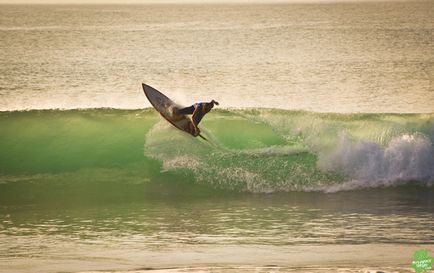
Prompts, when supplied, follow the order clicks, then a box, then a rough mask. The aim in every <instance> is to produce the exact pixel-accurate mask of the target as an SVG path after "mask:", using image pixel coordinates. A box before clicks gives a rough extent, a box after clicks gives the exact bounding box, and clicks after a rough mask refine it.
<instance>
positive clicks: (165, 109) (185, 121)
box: [142, 83, 197, 137]
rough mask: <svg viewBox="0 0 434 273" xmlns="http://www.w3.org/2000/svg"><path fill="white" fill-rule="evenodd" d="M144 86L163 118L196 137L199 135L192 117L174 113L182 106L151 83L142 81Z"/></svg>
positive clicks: (146, 93) (149, 98) (151, 101)
mask: <svg viewBox="0 0 434 273" xmlns="http://www.w3.org/2000/svg"><path fill="white" fill-rule="evenodd" d="M142 87H143V91H144V92H145V95H146V97H147V98H148V100H149V102H150V103H151V104H152V106H154V108H155V110H157V111H158V112H159V113H160V115H161V116H162V117H163V118H165V119H166V120H167V121H168V122H170V123H171V124H172V125H173V126H175V127H176V128H178V129H179V130H182V131H184V132H186V133H189V134H190V135H192V136H194V137H196V136H197V135H194V129H193V128H194V126H193V123H192V121H191V119H190V118H188V117H187V116H186V115H176V114H174V111H176V109H179V108H182V106H180V105H178V104H176V103H175V102H173V101H172V100H171V99H169V98H168V97H166V96H165V95H164V94H163V93H161V92H160V91H158V90H157V89H155V88H153V87H151V86H149V85H146V84H144V83H142Z"/></svg>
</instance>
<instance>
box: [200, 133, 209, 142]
mask: <svg viewBox="0 0 434 273" xmlns="http://www.w3.org/2000/svg"><path fill="white" fill-rule="evenodd" d="M198 136H200V138H202V139H203V140H206V141H208V139H206V137H204V136H203V135H202V134H198Z"/></svg>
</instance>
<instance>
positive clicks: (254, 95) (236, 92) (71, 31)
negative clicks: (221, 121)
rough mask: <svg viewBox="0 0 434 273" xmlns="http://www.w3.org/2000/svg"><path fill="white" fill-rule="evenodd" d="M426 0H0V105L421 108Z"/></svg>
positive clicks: (432, 50)
mask: <svg viewBox="0 0 434 273" xmlns="http://www.w3.org/2000/svg"><path fill="white" fill-rule="evenodd" d="M433 12H434V6H433V5H432V2H431V1H426V2H410V3H406V2H402V3H387V2H386V3H364V4H328V5H313V4H311V5H276V6H263V5H257V6H245V5H244V6H201V5H193V6H170V5H163V6H158V5H157V6H2V7H1V9H0V18H1V20H0V40H1V43H0V63H1V65H0V75H1V77H0V98H1V100H0V110H12V109H33V108H82V107H114V108H142V107H145V106H146V107H147V106H150V105H149V103H148V102H147V101H146V100H145V98H144V96H143V93H142V91H141V83H142V82H146V83H148V84H151V85H153V86H155V87H156V88H157V89H161V90H162V91H165V92H166V93H167V94H168V95H169V96H170V97H171V98H173V99H175V100H177V101H178V102H180V103H183V104H189V103H192V102H195V101H201V100H208V99H211V98H215V99H217V100H219V101H220V102H221V105H222V106H223V107H269V108H284V109H304V110H309V111H320V112H324V111H325V112H398V113H403V112H413V113H414V112H416V113H420V112H433V110H434V104H433V103H432V102H433V101H434V89H433V88H434V85H433V81H434V74H433V71H434V68H433V67H434V66H433V63H434V30H433V29H434V22H433V20H432V14H433Z"/></svg>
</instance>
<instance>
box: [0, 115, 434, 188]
mask: <svg viewBox="0 0 434 273" xmlns="http://www.w3.org/2000/svg"><path fill="white" fill-rule="evenodd" d="M0 126H1V128H2V131H1V132H0V140H1V141H0V147H1V149H0V150H1V151H2V152H1V154H0V187H9V188H8V189H10V188H11V187H14V190H17V188H20V185H23V186H25V187H28V186H29V185H32V187H38V186H41V185H46V186H47V185H49V186H52V185H67V187H66V188H68V190H71V188H72V189H75V190H77V189H78V188H80V187H84V188H86V189H91V188H97V186H96V185H98V186H100V185H103V186H104V188H105V189H109V188H112V190H113V191H119V190H122V189H127V188H128V187H129V186H126V185H130V187H131V188H133V189H134V191H136V190H137V189H138V186H137V185H140V190H141V191H146V190H149V189H152V191H153V192H158V191H159V188H158V185H160V186H161V185H165V186H164V188H165V189H166V190H167V188H170V187H172V186H173V187H175V188H177V189H179V188H184V189H183V190H185V191H189V190H190V191H194V190H196V189H197V188H199V187H202V186H203V187H206V188H210V189H222V190H231V191H236V192H255V193H272V192H287V191H325V192H335V191H341V190H354V189H361V188H375V187H389V186H395V185H401V184H414V185H420V186H432V184H433V182H434V148H433V141H434V114H330V113H327V114H322V113H313V112H304V111H287V110H277V109H261V108H254V109H226V110H214V111H213V112H212V113H210V114H208V115H207V116H206V118H205V119H204V121H203V122H202V123H201V125H200V126H201V128H202V131H203V133H204V135H205V136H206V137H207V138H208V139H209V142H204V141H200V140H199V139H196V138H193V137H191V136H189V135H187V134H185V133H183V132H180V131H178V130H176V129H175V128H173V127H172V126H170V124H168V123H167V122H165V121H164V120H163V119H162V118H160V117H159V115H158V114H157V113H155V111H153V109H143V110H116V109H87V110H63V111H61V110H34V111H25V112H1V113H0ZM12 185H13V186H12ZM174 185H175V186H174ZM176 185H178V186H179V187H178V186H176ZM186 185H187V187H186ZM185 188H186V189H185Z"/></svg>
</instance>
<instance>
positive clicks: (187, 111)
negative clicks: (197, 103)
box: [176, 105, 194, 115]
mask: <svg viewBox="0 0 434 273" xmlns="http://www.w3.org/2000/svg"><path fill="white" fill-rule="evenodd" d="M193 112H194V106H193V105H192V106H189V107H185V108H181V109H178V110H177V111H176V114H177V115H191V114H193Z"/></svg>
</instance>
